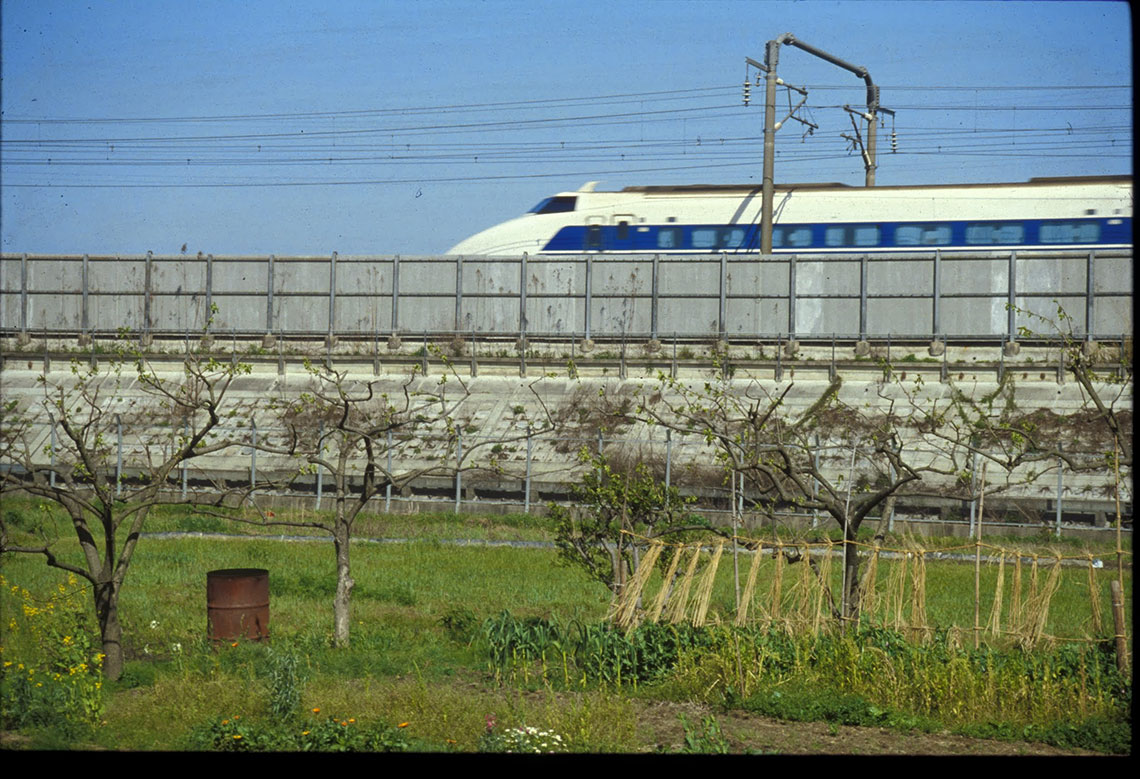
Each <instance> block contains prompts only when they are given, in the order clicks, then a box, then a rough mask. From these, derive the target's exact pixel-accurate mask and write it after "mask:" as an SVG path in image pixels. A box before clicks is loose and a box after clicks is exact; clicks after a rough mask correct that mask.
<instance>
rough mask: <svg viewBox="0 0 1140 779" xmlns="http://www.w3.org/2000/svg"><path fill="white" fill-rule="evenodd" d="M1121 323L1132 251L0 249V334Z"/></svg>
mask: <svg viewBox="0 0 1140 779" xmlns="http://www.w3.org/2000/svg"><path fill="white" fill-rule="evenodd" d="M1058 306H1060V307H1061V308H1062V309H1063V310H1064V312H1065V314H1066V315H1067V316H1069V317H1071V319H1070V320H1069V322H1068V324H1070V325H1071V326H1072V331H1073V334H1074V335H1078V336H1090V337H1094V338H1096V337H1103V338H1119V337H1121V336H1122V334H1127V335H1130V334H1131V328H1132V324H1131V323H1132V252H1131V251H1130V250H1100V251H1094V250H1066V251H1005V252H939V251H926V252H915V253H912V254H905V255H903V254H892V255H889V256H887V255H875V254H833V255H799V256H797V255H768V256H758V255H733V254H720V255H702V256H675V255H637V256H633V255H609V254H586V255H578V256H556V257H549V256H541V257H528V256H526V255H523V256H519V257H399V256H376V257H363V256H338V255H337V254H336V253H335V252H334V253H332V254H330V255H328V256H324V257H276V256H267V257H223V256H217V257H215V256H213V255H199V256H196V257H186V256H156V255H153V254H151V253H148V254H146V255H130V256H126V255H123V256H113V257H111V256H95V255H66V256H64V255H59V256H56V255H51V256H48V255H17V254H4V255H2V256H0V328H2V329H3V331H4V332H7V333H13V332H20V333H27V332H54V333H108V332H111V333H113V332H116V331H118V330H119V329H121V328H129V329H130V330H131V331H132V332H142V333H152V334H164V333H165V334H183V333H194V332H202V331H205V330H207V329H209V330H212V331H214V332H218V333H227V334H228V333H231V332H234V333H242V334H258V333H262V334H263V333H277V334H284V335H289V334H296V335H301V334H310V335H311V334H321V333H330V334H336V335H346V336H351V335H363V334H373V333H416V334H418V333H433V334H438V333H454V332H458V333H477V334H483V335H517V334H522V335H533V336H539V335H546V336H575V335H578V336H584V337H586V338H617V337H623V336H630V337H647V338H658V337H665V336H673V335H676V336H678V337H682V338H685V337H689V338H707V337H728V338H731V337H745V336H756V337H770V338H775V337H776V336H777V335H784V336H789V337H792V338H802V339H811V338H825V337H832V336H835V335H837V336H839V337H840V338H859V339H861V340H865V339H867V338H874V337H882V336H884V335H889V336H893V337H896V338H898V339H914V340H927V339H934V338H941V337H965V338H970V337H986V338H997V337H1005V338H1008V339H1010V340H1013V339H1016V338H1017V336H1018V335H1019V329H1020V328H1023V327H1025V328H1029V329H1030V330H1033V331H1035V332H1041V330H1042V327H1043V325H1042V323H1041V321H1040V320H1039V319H1034V318H1033V317H1032V316H1028V315H1027V314H1026V313H1024V312H1032V313H1034V314H1037V315H1040V316H1043V317H1046V318H1047V319H1051V320H1056V318H1057V311H1058Z"/></svg>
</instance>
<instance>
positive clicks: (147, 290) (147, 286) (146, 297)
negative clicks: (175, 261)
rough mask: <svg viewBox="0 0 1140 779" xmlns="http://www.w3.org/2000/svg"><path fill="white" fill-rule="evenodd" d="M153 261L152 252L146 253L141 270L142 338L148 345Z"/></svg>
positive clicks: (152, 291)
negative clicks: (142, 269) (144, 262)
mask: <svg viewBox="0 0 1140 779" xmlns="http://www.w3.org/2000/svg"><path fill="white" fill-rule="evenodd" d="M153 262H154V252H147V253H146V265H145V270H144V272H143V338H144V339H146V341H144V343H146V344H148V345H149V339H150V317H151V310H150V299H151V296H152V295H153V294H154V286H153V284H154V279H153V278H152V277H151V273H152V270H151V264H152V263H153Z"/></svg>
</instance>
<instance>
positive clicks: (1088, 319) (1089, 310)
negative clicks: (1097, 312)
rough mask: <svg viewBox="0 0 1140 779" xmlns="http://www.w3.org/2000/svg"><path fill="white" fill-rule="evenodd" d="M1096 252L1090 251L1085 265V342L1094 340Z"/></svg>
mask: <svg viewBox="0 0 1140 779" xmlns="http://www.w3.org/2000/svg"><path fill="white" fill-rule="evenodd" d="M1095 254H1096V251H1095V250H1090V251H1089V257H1088V262H1087V263H1086V265H1085V340H1086V341H1092V338H1093V314H1094V311H1093V302H1094V301H1095V300H1096V285H1095V284H1094V277H1093V256H1094V255H1095Z"/></svg>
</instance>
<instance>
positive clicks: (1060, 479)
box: [1056, 441, 1065, 538]
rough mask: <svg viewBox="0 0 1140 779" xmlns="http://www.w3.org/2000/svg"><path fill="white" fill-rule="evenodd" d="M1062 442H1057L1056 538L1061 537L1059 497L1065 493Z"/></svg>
mask: <svg viewBox="0 0 1140 779" xmlns="http://www.w3.org/2000/svg"><path fill="white" fill-rule="evenodd" d="M1064 448H1065V445H1064V442H1062V441H1058V442H1057V531H1056V532H1057V538H1060V537H1061V514H1062V511H1061V497H1062V494H1063V493H1064V491H1065V459H1064V458H1063V457H1061V455H1060V453H1061V452H1062V451H1064Z"/></svg>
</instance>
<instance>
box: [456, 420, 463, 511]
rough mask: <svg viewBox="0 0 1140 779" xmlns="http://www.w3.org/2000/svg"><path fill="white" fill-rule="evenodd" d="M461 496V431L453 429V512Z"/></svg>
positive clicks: (457, 509) (457, 507)
mask: <svg viewBox="0 0 1140 779" xmlns="http://www.w3.org/2000/svg"><path fill="white" fill-rule="evenodd" d="M462 497H463V431H462V430H460V429H459V428H456V429H455V513H456V514H458V513H459V504H460V501H461V499H462Z"/></svg>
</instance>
